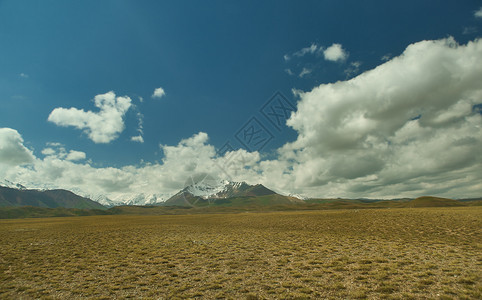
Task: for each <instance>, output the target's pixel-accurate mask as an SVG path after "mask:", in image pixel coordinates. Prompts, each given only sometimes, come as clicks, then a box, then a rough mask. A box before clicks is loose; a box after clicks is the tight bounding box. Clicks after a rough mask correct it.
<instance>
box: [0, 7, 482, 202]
mask: <svg viewBox="0 0 482 300" xmlns="http://www.w3.org/2000/svg"><path fill="white" fill-rule="evenodd" d="M480 9H481V3H480V1H444V2H443V3H441V2H440V1H403V2H402V1H236V2H235V1H203V2H201V1H80V2H74V1H0V41H1V42H0V107H1V109H0V128H10V129H13V130H15V131H16V132H18V134H19V135H20V136H21V138H22V145H23V146H24V147H25V148H26V149H28V151H30V152H31V154H32V155H33V157H34V159H35V160H43V162H44V163H45V159H46V158H48V157H49V156H52V155H53V154H52V153H53V152H52V151H50V150H46V151H43V150H45V149H47V148H48V149H53V151H54V152H55V151H57V152H56V153H57V154H56V155H57V159H60V160H62V159H63V160H65V158H66V156H65V155H63V156H62V155H61V154H59V153H63V152H65V153H67V154H68V153H69V151H77V152H76V153H84V154H85V158H84V156H83V155H80V156H79V159H76V160H70V161H71V162H75V163H76V164H77V165H78V166H81V165H88V166H90V167H92V168H98V169H99V170H100V169H102V170H104V169H105V168H108V167H112V168H117V169H118V170H121V169H122V168H125V167H129V166H130V167H133V168H137V169H141V168H142V167H143V166H144V165H145V164H146V163H148V164H154V165H162V164H165V162H166V155H165V151H163V150H165V149H164V148H163V146H173V147H174V146H176V145H178V146H179V143H180V141H181V140H183V139H184V140H185V139H189V138H191V137H194V135H196V134H198V133H200V132H202V133H206V134H207V135H208V138H206V142H205V143H204V142H203V143H201V144H203V145H209V146H211V147H213V148H214V149H215V150H218V149H220V148H222V147H223V145H225V143H226V142H229V143H230V145H232V146H233V149H234V150H236V149H240V148H241V149H244V150H246V151H247V152H249V153H252V152H256V153H257V154H258V155H259V156H260V158H259V160H258V161H257V162H256V164H257V166H262V165H263V164H262V163H261V162H262V161H265V165H266V164H269V163H268V162H269V161H271V160H272V161H278V160H281V157H283V155H284V154H280V149H282V147H284V149H286V147H287V146H286V145H288V144H292V143H295V144H296V143H298V144H300V143H301V136H303V132H302V131H303V129H302V127H299V126H297V125H298V124H294V123H292V124H291V125H290V126H286V125H285V124H283V126H282V127H281V128H279V129H277V128H276V127H274V126H273V124H271V123H270V122H269V121H268V120H267V119H266V118H265V117H264V116H263V114H262V113H261V111H260V110H261V108H262V107H263V105H265V104H266V103H269V101H270V99H271V97H272V96H273V95H275V93H277V92H279V93H281V95H283V96H284V97H286V100H287V101H289V102H290V103H291V104H293V106H294V107H295V108H296V109H297V108H298V107H297V104H298V103H299V102H303V101H305V99H304V98H303V96H302V94H300V93H298V92H296V91H304V92H309V91H311V90H312V89H313V88H315V87H317V86H320V85H326V84H330V83H335V82H348V81H349V80H350V79H353V78H355V77H357V76H358V75H360V74H363V73H364V72H366V71H369V70H372V69H374V68H375V67H377V66H379V65H382V64H384V63H385V62H387V61H390V60H391V59H393V58H395V57H397V56H399V55H401V54H402V53H403V52H404V51H405V49H406V48H407V47H408V46H409V45H411V44H415V43H418V42H421V41H424V40H441V39H448V38H453V39H454V40H455V41H456V43H458V44H459V45H466V44H467V43H468V42H470V41H475V39H476V38H478V37H480V36H481V34H482V16H479V15H478V13H477V12H479V10H480ZM481 14H482V13H481ZM330 47H334V48H331V50H333V51H334V52H333V53H332V55H334V56H331V57H330V56H329V52H327V50H328V49H330ZM337 47H338V48H337ZM303 49H305V50H303ZM427 53H428V52H427ZM427 55H429V54H427ZM159 87H161V88H162V89H163V90H164V91H165V94H164V95H163V96H162V97H152V95H153V93H154V90H155V89H156V88H159ZM110 91H113V92H114V93H115V96H114V98H113V99H118V98H116V97H128V99H130V105H129V107H128V108H127V109H126V111H125V112H119V111H115V112H112V113H111V112H109V113H106V118H110V117H113V118H114V117H115V116H117V121H116V122H114V121H113V122H114V123H112V124H114V127H115V126H117V127H116V128H117V131H116V130H115V129H114V131H113V132H111V133H110V136H109V137H108V138H107V139H106V140H103V141H101V140H100V139H97V140H96V139H95V138H92V136H93V135H89V130H90V131H96V130H101V131H102V130H105V127H106V126H105V125H101V126H100V128H99V127H95V128H94V129H92V127H88V126H87V127H85V126H84V127H83V129H82V128H80V127H79V125H78V124H77V125H74V124H72V122H73V121H72V119H70V123H69V118H71V117H72V116H70V117H67V116H66V114H65V113H66V110H67V109H71V108H73V109H75V110H76V111H75V113H76V116H79V114H78V113H80V112H81V111H82V110H83V111H85V112H88V111H90V112H92V113H97V112H98V111H99V108H97V107H96V106H95V103H94V98H95V97H96V96H97V95H104V94H106V93H108V92H110ZM294 91H295V92H294ZM113 101H116V100H113ZM320 101H322V100H320ZM367 101H368V100H367ZM478 104H479V103H476V102H473V103H472V105H473V106H474V107H477V105H478ZM415 106H416V105H415ZM56 109H64V111H63V113H62V112H59V111H58V112H59V113H58V114H57V119H56V120H57V121H55V120H54V118H53V117H52V118H51V119H49V116H51V114H52V113H53V111H54V110H56ZM320 113H321V111H320ZM116 114H117V115H116ZM114 115H115V116H114ZM87 116H88V113H86V114H84V115H82V117H80V119H82V118H84V117H85V118H87ZM253 117H254V118H255V120H256V121H257V122H258V123H260V124H261V125H263V126H264V128H265V129H266V131H269V132H270V133H271V135H272V139H270V140H269V142H267V143H266V144H265V145H264V147H263V148H262V149H259V147H258V148H257V147H254V148H253V147H248V148H249V149H246V148H247V147H246V146H245V145H243V144H242V143H241V142H240V141H239V139H237V138H236V134H237V133H239V131H240V130H244V129H246V124H247V122H248V121H249V120H251V119H252V118H253ZM88 118H89V120H92V119H90V115H89V117H88ZM119 118H120V122H119ZM304 118H308V119H310V118H309V117H307V116H305V117H304ZM422 119H423V117H422ZM49 120H50V121H49ZM82 120H84V119H82ZM99 120H101V121H103V119H99ZM84 121H85V120H84ZM89 122H90V121H89ZM92 122H93V121H92ZM62 124H63V126H62ZM248 125H249V124H248ZM314 125H316V126H319V125H320V124H314ZM92 126H93V125H92ZM95 126H99V125H95ZM102 126H104V128H102ZM300 126H301V125H300ZM303 126H305V125H303ZM306 126H308V125H306ZM89 128H90V129H89ZM303 128H305V127H303ZM306 128H307V127H306ZM91 133H92V134H95V132H91ZM135 136H137V137H139V136H141V137H142V140H143V142H140V140H141V139H140V138H137V140H132V137H135ZM392 136H393V135H392ZM238 138H239V135H238ZM472 138H475V139H476V140H477V139H478V137H472ZM327 143H328V142H327ZM52 145H54V146H52ZM307 145H311V144H309V143H308V144H306V145H302V146H300V147H301V148H302V149H308V148H309V146H307ZM55 147H57V148H55ZM323 147H324V146H323ZM54 148H55V149H54ZM288 148H289V147H288ZM301 148H300V149H301ZM62 149H63V150H62ZM330 149H331V148H330ZM298 150H299V149H298ZM62 151H63V152H62ZM298 152H302V151H298ZM305 152H306V153H308V152H309V151H308V150H306V151H305ZM317 155H318V156H320V157H323V154H322V153H321V152H320V153H318V154H317ZM347 155H348V154H347ZM327 157H328V156H327ZM363 157H364V158H362V160H363V159H365V160H366V157H365V156H363ZM290 159H294V160H295V161H298V162H301V158H299V157H298V158H290ZM474 159H475V161H476V162H479V160H478V159H479V157H476V158H474ZM384 160H385V159H384ZM331 161H332V162H333V161H335V160H331ZM385 161H386V160H385ZM304 162H305V161H304ZM20 167H21V166H17V165H16V166H15V168H20ZM285 167H286V166H285ZM325 167H327V166H325ZM325 167H323V166H322V165H320V168H325ZM332 167H333V166H332ZM23 168H25V165H24V166H23ZM30 168H31V169H32V168H33V169H35V170H37V171H38V172H39V169H40V167H39V166H38V165H37V166H35V167H30ZM244 168H245V169H249V168H252V169H253V168H254V169H256V167H254V166H252V167H250V166H245V167H244ZM4 169H5V170H6V168H4ZM293 169H296V167H293V166H288V167H287V170H288V171H286V170H285V171H283V172H284V173H286V172H289V170H293ZM457 170H458V171H460V170H459V169H456V170H454V172H456V171H457ZM197 171H200V170H197ZM197 171H196V172H197ZM458 171H457V172H458ZM15 172H16V173H15V174H17V175H15V176H14V175H12V174H13V173H14V171H12V169H11V168H10V169H9V171H4V177H8V178H10V179H12V180H19V181H24V182H27V181H28V180H34V179H32V178H37V177H35V176H33V175H32V176H30V177H29V178H31V179H27V178H26V177H25V178H23V179H22V177H19V176H20V175H18V174H19V171H18V170H16V171H15ZM170 172H172V171H170ZM283 172H282V173H283ZM20 173H22V172H20ZM255 173H256V174H264V175H263V176H262V178H261V181H263V182H264V181H266V183H271V182H270V181H269V180H267V179H266V178H267V177H271V176H272V175H268V171H267V170H266V169H256V170H255ZM334 173H336V174H338V173H339V172H338V173H337V172H334ZM342 173H343V172H342ZM343 174H344V173H343ZM318 175H319V174H318ZM332 175H333V174H332ZM173 176H174V175H173ZM245 176H247V177H249V178H252V176H251V177H250V176H248V175H245ZM273 176H274V175H273ZM333 176H334V175H333ZM234 177H236V176H234ZM241 177H243V176H241ZM316 177H319V176H317V175H313V174H312V175H311V177H310V179H309V180H308V181H312V183H311V184H308V185H307V187H302V185H298V186H292V187H290V188H289V189H294V190H297V191H299V192H303V191H304V190H305V189H308V190H313V189H315V188H316V189H317V193H319V194H323V190H324V188H326V189H327V190H330V191H331V190H332V188H334V187H331V186H332V185H337V184H341V186H339V187H338V188H342V187H343V186H344V184H348V183H347V180H351V179H356V178H359V177H354V178H353V176H351V175H350V176H345V175H343V176H341V177H339V178H335V177H332V176H331V175H330V176H328V177H326V176H325V177H324V176H321V177H323V179H320V180H315V179H314V178H316ZM243 178H244V177H243ZM263 178H264V180H263ZM298 178H299V176H298ZM457 178H458V177H457ZM412 179H414V178H412ZM253 180H254V179H253ZM454 180H455V179H454ZM36 181H38V180H36ZM129 182H131V181H129ZM131 183H132V182H131ZM45 184H52V185H62V186H65V187H72V186H73V184H72V183H70V184H60V183H59V182H58V181H56V179H55V178H54V179H52V180H50V181H48V182H45ZM357 184H358V183H357ZM379 184H381V185H383V184H385V183H382V182H380V183H379ZM386 184H392V182H391V181H390V183H386ZM397 184H398V183H397ZM132 185H133V186H134V184H133V183H132ZM159 185H160V186H163V183H159ZM272 185H273V184H272ZM173 186H175V185H173ZM278 188H279V189H283V188H282V187H281V186H280V187H278ZM161 189H162V190H164V191H167V190H168V188H167V186H166V187H165V188H161ZM473 189H475V191H474V192H473V193H470V195H472V194H476V193H478V192H480V191H481V190H480V187H479V188H478V189H477V188H475V187H473ZM98 190H99V191H102V188H101V187H99V189H98ZM133 191H134V188H132V191H130V192H132V193H133ZM397 191H398V190H397ZM404 191H407V193H409V194H410V193H417V192H422V191H427V192H429V191H430V190H424V188H422V187H418V188H415V187H410V188H408V187H407V188H406V189H405V190H404V189H400V192H404ZM437 191H439V190H437V189H435V190H434V192H437ZM313 193H315V192H313ZM330 193H331V192H330ZM367 193H368V194H369V195H374V196H377V195H380V196H384V195H383V194H380V192H377V190H373V191H372V190H370V192H367ZM451 193H452V192H450V191H441V190H440V191H439V194H443V195H449V194H451ZM453 193H454V192H453ZM347 194H350V193H347ZM350 195H351V194H350ZM390 195H391V194H390Z"/></svg>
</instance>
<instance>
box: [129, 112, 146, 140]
mask: <svg viewBox="0 0 482 300" xmlns="http://www.w3.org/2000/svg"><path fill="white" fill-rule="evenodd" d="M143 123H144V115H143V114H141V113H140V112H137V132H138V133H139V134H138V135H136V136H132V137H131V141H133V142H138V143H144V126H143Z"/></svg>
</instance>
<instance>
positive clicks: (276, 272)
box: [0, 207, 482, 299]
mask: <svg viewBox="0 0 482 300" xmlns="http://www.w3.org/2000/svg"><path fill="white" fill-rule="evenodd" d="M481 228H482V207H469V208H467V207H455V208H413V209H410V208H403V209H366V210H365V209H364V210H333V211H306V212H274V213H240V214H216V215H174V216H168V215H165V216H90V217H73V218H48V219H23V220H0V298H2V299H15V298H24V299H29V298H44V297H45V298H58V299H75V298H97V299H99V298H100V299H101V298H105V299H111V298H124V297H132V298H141V297H145V298H161V299H162V298H176V297H179V298H212V299H213V298H236V299H240V298H241V299H257V298H260V299H263V298H268V299H270V298H273V299H274V298H297V299H303V298H325V299H326V298H328V299H330V298H333V299H334V298H351V299H365V298H368V299H380V298H394V299H408V298H415V299H423V298H442V299H460V298H468V299H480V298H482V281H481V276H482V274H481V270H482V251H481V250H482V249H481V248H482V232H481Z"/></svg>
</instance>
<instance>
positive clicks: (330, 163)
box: [280, 38, 482, 197]
mask: <svg viewBox="0 0 482 300" xmlns="http://www.w3.org/2000/svg"><path fill="white" fill-rule="evenodd" d="M481 78H482V40H477V41H475V42H469V43H468V44H467V45H463V46H459V45H458V44H457V43H456V42H455V41H454V40H453V39H452V38H448V39H443V40H439V41H422V42H419V43H415V44H412V45H410V46H409V47H407V49H406V50H405V51H404V53H403V54H402V55H401V56H399V57H395V58H394V59H392V60H390V61H388V62H386V63H385V64H383V65H380V66H379V67H377V68H375V69H373V70H370V71H367V72H365V73H363V74H361V75H359V76H357V77H355V78H353V79H351V80H349V81H344V82H337V83H333V84H322V85H320V86H318V87H316V88H314V89H313V90H312V91H310V92H306V93H301V94H300V98H301V100H300V102H299V103H298V110H297V112H296V113H294V114H293V115H292V117H291V118H290V119H289V120H288V122H287V124H288V125H289V126H291V127H293V128H294V129H295V130H296V131H297V132H298V138H297V140H296V141H295V142H293V143H290V144H287V145H285V146H284V147H283V148H282V149H280V153H281V154H282V155H284V156H286V157H289V156H291V157H292V158H294V159H295V161H296V163H295V164H294V165H293V166H292V167H293V172H292V173H291V174H292V176H293V180H294V181H295V186H296V187H298V188H299V187H301V186H305V189H308V190H309V189H313V190H314V189H316V190H318V191H322V192H323V193H324V195H325V196H342V197H343V196H356V195H360V193H362V195H363V196H393V197H398V196H414V195H420V194H424V193H429V194H439V195H446V196H451V197H456V196H461V195H467V194H468V193H469V192H468V191H469V190H471V188H474V186H476V182H479V181H480V178H481V177H482V171H481V170H482V169H481V168H480V166H481V163H482V154H480V153H481V152H480V151H479V150H478V149H480V148H481V147H482V130H480V129H481V126H482V116H481V115H480V114H479V113H477V112H474V111H473V109H472V107H473V106H474V105H476V104H480V103H481V102H482V87H481V86H480V80H481ZM417 116H420V118H417ZM472 191H473V194H472V195H476V194H477V193H478V194H480V193H481V192H482V191H481V190H480V187H479V189H478V190H477V188H475V191H474V190H473V189H472Z"/></svg>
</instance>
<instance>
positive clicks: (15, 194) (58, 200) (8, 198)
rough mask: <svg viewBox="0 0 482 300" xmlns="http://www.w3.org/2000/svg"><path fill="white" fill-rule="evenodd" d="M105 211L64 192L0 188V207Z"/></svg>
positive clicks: (79, 197) (88, 200)
mask: <svg viewBox="0 0 482 300" xmlns="http://www.w3.org/2000/svg"><path fill="white" fill-rule="evenodd" d="M20 206H34V207H44V208H57V207H64V208H77V209H105V207H104V206H102V205H101V204H99V203H98V202H95V201H92V200H90V199H88V198H84V197H81V196H78V195H76V194H74V193H72V192H70V191H66V190H46V191H39V190H27V189H16V188H9V187H3V186H0V207H20Z"/></svg>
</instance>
